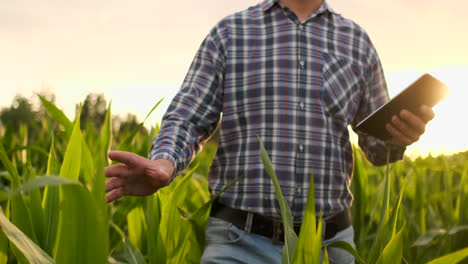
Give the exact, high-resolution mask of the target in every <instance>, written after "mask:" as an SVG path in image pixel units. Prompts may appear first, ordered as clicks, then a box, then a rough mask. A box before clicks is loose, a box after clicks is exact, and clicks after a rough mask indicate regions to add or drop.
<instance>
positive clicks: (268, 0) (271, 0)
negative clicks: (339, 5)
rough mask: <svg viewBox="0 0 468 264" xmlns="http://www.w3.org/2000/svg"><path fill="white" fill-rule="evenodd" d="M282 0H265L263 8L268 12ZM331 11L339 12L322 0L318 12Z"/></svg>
mask: <svg viewBox="0 0 468 264" xmlns="http://www.w3.org/2000/svg"><path fill="white" fill-rule="evenodd" d="M279 1H280V0H265V1H264V2H263V3H262V5H261V9H262V11H263V12H267V11H268V10H270V9H271V8H272V7H273V6H274V5H275V4H276V3H278V2H279ZM326 11H328V12H330V13H334V14H337V13H336V12H335V11H334V10H333V9H332V8H331V7H330V6H329V5H328V3H327V1H326V0H323V2H322V5H321V6H320V8H319V9H318V10H317V11H316V12H315V13H317V14H320V13H324V12H326Z"/></svg>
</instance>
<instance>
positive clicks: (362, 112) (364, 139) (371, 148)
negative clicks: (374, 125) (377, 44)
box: [351, 49, 406, 166]
mask: <svg viewBox="0 0 468 264" xmlns="http://www.w3.org/2000/svg"><path fill="white" fill-rule="evenodd" d="M372 50H373V49H372ZM373 51H374V52H371V54H374V55H373V63H370V65H369V67H368V68H367V69H366V71H365V73H364V76H365V80H364V87H363V90H362V101H361V104H360V106H359V110H358V113H357V115H356V118H355V120H354V121H353V123H352V124H351V126H352V128H353V130H354V131H355V132H356V133H357V134H358V137H359V146H360V147H361V149H362V150H363V151H364V153H365V155H366V157H367V159H368V160H369V161H370V162H371V163H372V164H374V165H376V166H381V165H385V164H386V163H387V149H390V162H395V161H397V160H401V159H402V158H403V155H404V152H405V150H406V147H397V146H392V145H390V144H387V143H386V142H384V141H382V140H380V139H378V138H376V137H373V136H371V135H368V134H365V133H363V132H360V131H358V130H356V129H355V127H356V125H357V124H358V123H359V121H361V120H363V119H364V118H365V117H366V116H367V115H369V114H370V113H372V112H374V111H375V110H377V109H378V108H379V107H380V106H381V105H383V104H384V103H386V102H387V101H388V100H389V96H388V90H387V84H386V81H385V77H384V73H383V70H382V66H381V63H380V60H379V59H378V56H377V55H376V52H375V50H373Z"/></svg>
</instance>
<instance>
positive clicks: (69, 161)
mask: <svg viewBox="0 0 468 264" xmlns="http://www.w3.org/2000/svg"><path fill="white" fill-rule="evenodd" d="M80 165H81V131H80V113H79V112H78V115H77V117H76V122H75V126H74V127H73V132H72V134H71V137H70V140H69V142H68V145H67V149H66V151H65V156H64V159H63V163H62V167H61V168H60V177H64V178H67V179H70V180H74V181H77V180H78V178H79V175H80Z"/></svg>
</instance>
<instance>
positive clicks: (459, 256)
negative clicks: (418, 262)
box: [427, 247, 468, 264]
mask: <svg viewBox="0 0 468 264" xmlns="http://www.w3.org/2000/svg"><path fill="white" fill-rule="evenodd" d="M467 257H468V247H466V248H464V249H460V250H458V251H455V252H452V253H450V254H447V255H445V256H442V257H440V258H436V259H434V260H432V261H430V262H428V263H427V264H446V263H450V264H457V263H459V262H460V261H462V260H464V259H465V258H467Z"/></svg>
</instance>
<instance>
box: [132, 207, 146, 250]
mask: <svg viewBox="0 0 468 264" xmlns="http://www.w3.org/2000/svg"><path fill="white" fill-rule="evenodd" d="M127 228H128V240H129V241H130V242H131V244H132V245H134V246H135V247H137V248H144V247H145V246H146V245H144V241H145V234H146V232H147V227H146V223H145V213H144V211H143V208H141V207H135V208H133V209H132V210H131V211H130V212H129V213H128V214H127Z"/></svg>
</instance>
